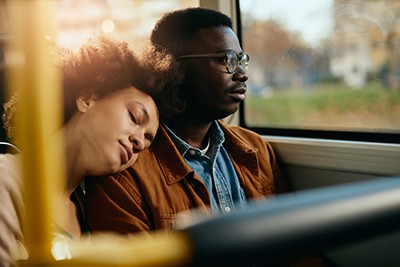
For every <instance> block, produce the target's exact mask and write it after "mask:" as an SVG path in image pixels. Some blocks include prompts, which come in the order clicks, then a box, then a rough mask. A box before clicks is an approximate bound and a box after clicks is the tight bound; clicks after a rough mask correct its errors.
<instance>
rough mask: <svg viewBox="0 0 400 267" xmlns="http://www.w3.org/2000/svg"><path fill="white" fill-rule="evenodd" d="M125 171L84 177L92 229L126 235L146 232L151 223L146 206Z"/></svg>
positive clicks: (86, 209) (88, 214)
mask: <svg viewBox="0 0 400 267" xmlns="http://www.w3.org/2000/svg"><path fill="white" fill-rule="evenodd" d="M129 178H130V179H132V177H130V175H129V173H128V172H127V171H125V172H122V173H119V174H116V175H114V176H104V177H89V178H86V180H85V191H86V193H85V201H84V203H85V204H84V205H85V213H86V220H87V223H88V225H89V228H90V229H91V231H92V232H97V231H99V232H100V231H101V232H110V231H111V232H117V233H120V234H129V233H136V232H149V231H150V230H151V229H152V228H153V226H152V223H151V221H150V219H149V216H148V212H146V210H148V209H147V206H146V204H145V203H144V202H143V200H142V199H141V198H140V197H139V193H138V191H137V190H139V188H133V185H132V184H131V183H126V182H125V181H126V180H125V179H129Z"/></svg>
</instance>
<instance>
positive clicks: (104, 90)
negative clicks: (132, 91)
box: [2, 34, 174, 138]
mask: <svg viewBox="0 0 400 267" xmlns="http://www.w3.org/2000/svg"><path fill="white" fill-rule="evenodd" d="M173 63H174V61H173V59H172V56H171V55H168V54H167V53H162V52H159V53H157V54H155V55H153V57H152V60H151V61H148V62H144V61H142V60H141V59H140V58H139V56H137V55H136V54H135V53H134V52H133V51H132V50H131V48H130V47H129V45H128V43H126V42H125V41H119V40H116V39H113V38H111V37H109V36H107V35H105V34H96V35H93V36H92V38H90V39H88V40H87V42H86V43H84V44H83V45H82V46H81V47H80V48H79V50H77V51H71V50H69V49H66V48H58V49H57V65H58V66H59V67H60V69H61V74H62V90H63V101H64V105H63V109H64V110H63V114H64V123H66V122H67V121H68V120H69V119H70V118H71V116H72V115H73V114H74V113H75V112H76V111H77V107H76V103H75V101H76V99H77V98H78V97H80V96H93V97H95V98H98V99H101V98H104V97H107V96H109V95H111V94H113V93H115V92H117V91H119V90H123V89H126V88H127V87H129V86H134V87H136V88H137V89H138V90H140V91H143V92H145V93H147V94H149V95H151V96H152V97H153V98H154V99H155V98H157V97H158V95H159V94H160V93H161V92H162V90H163V88H164V87H165V85H166V84H168V83H171V82H170V81H169V80H168V79H166V77H168V76H170V75H169V73H170V72H171V71H172V70H174V64H173ZM16 105H17V95H14V96H13V97H11V98H10V100H9V101H8V102H6V103H5V104H4V108H5V111H4V114H3V116H2V117H3V125H4V128H5V129H6V131H7V135H8V137H9V138H12V137H13V135H14V129H13V119H14V117H15V111H16Z"/></svg>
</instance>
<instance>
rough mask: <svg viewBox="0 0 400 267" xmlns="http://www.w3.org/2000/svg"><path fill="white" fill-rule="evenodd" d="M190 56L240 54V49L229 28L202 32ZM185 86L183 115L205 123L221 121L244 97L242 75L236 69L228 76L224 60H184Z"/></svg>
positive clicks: (235, 108) (240, 68)
mask: <svg viewBox="0 0 400 267" xmlns="http://www.w3.org/2000/svg"><path fill="white" fill-rule="evenodd" d="M198 36H199V38H198V41H197V43H196V44H195V45H194V46H193V50H192V52H191V54H192V55H195V54H197V55H199V54H210V53H220V52H223V51H227V50H233V51H235V52H236V53H237V54H241V53H242V52H243V51H242V48H241V47H240V44H239V41H238V39H237V37H236V35H235V33H234V32H233V31H232V29H230V28H229V27H218V28H209V29H202V30H200V31H199V35H198ZM183 64H184V69H185V74H186V84H185V88H184V94H185V95H186V99H187V111H188V112H189V113H190V114H191V115H194V116H195V117H196V118H198V119H200V120H203V121H205V122H209V121H212V120H215V119H221V118H225V117H227V116H229V115H231V114H233V113H234V112H236V111H237V110H238V108H239V103H240V102H241V101H243V100H244V98H245V93H246V90H247V88H246V84H245V82H246V81H247V79H248V75H247V73H246V71H245V70H244V69H243V68H242V67H240V66H238V67H237V68H236V69H235V71H234V72H233V73H228V71H227V69H226V62H225V61H224V58H221V57H220V58H218V57H216V58H212V57H208V58H188V59H185V60H184V63H183Z"/></svg>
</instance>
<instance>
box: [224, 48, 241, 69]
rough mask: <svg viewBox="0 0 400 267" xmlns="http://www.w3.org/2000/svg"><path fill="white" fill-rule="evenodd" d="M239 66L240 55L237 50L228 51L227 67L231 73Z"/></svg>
mask: <svg viewBox="0 0 400 267" xmlns="http://www.w3.org/2000/svg"><path fill="white" fill-rule="evenodd" d="M237 66H238V56H237V54H236V53H235V51H229V52H227V53H226V69H227V70H228V72H229V73H233V72H234V71H235V70H236V68H237Z"/></svg>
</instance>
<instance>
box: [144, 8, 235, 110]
mask: <svg viewBox="0 0 400 267" xmlns="http://www.w3.org/2000/svg"><path fill="white" fill-rule="evenodd" d="M220 26H224V27H229V28H232V21H231V19H230V18H229V17H228V16H226V15H225V14H223V13H221V12H218V11H216V10H212V9H207V8H200V7H196V8H186V9H181V10H176V11H172V12H169V13H166V14H165V15H164V16H163V17H161V19H159V20H158V21H157V23H156V25H155V26H154V29H153V30H152V33H151V36H150V41H151V43H152V45H153V46H154V48H153V49H154V50H155V51H158V52H159V53H170V54H172V55H173V56H174V57H175V58H177V57H179V56H181V55H185V54H190V53H191V51H192V47H193V45H194V44H195V43H196V42H197V38H198V32H199V30H201V29H208V28H213V27H220ZM153 54H154V52H153ZM170 74H171V75H172V76H171V79H177V81H175V83H173V84H172V83H170V84H169V85H174V86H166V87H165V88H164V89H163V94H162V95H160V96H159V97H157V98H156V102H157V106H158V108H159V110H160V116H161V118H169V117H171V116H173V115H174V114H177V113H180V112H182V111H184V110H185V109H186V105H187V103H186V100H185V97H184V80H185V77H184V72H183V70H182V69H180V68H179V65H178V67H176V68H175V69H174V71H171V72H170ZM178 81H180V82H181V83H180V84H179V83H178Z"/></svg>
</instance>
